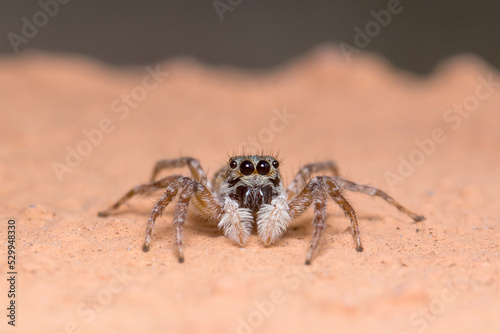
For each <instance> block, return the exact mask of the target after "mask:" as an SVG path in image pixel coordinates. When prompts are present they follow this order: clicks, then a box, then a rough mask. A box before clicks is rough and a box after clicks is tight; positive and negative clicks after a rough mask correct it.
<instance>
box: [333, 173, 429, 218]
mask: <svg viewBox="0 0 500 334" xmlns="http://www.w3.org/2000/svg"><path fill="white" fill-rule="evenodd" d="M331 179H332V180H334V182H335V183H336V184H337V185H338V186H339V187H340V188H342V189H346V190H351V191H357V192H361V193H364V194H368V195H370V196H378V197H381V198H383V199H384V200H385V201H387V202H388V203H390V204H392V205H393V206H395V207H396V208H397V209H398V210H399V211H401V212H402V213H404V214H406V215H408V216H409V217H410V218H411V219H413V221H414V222H420V221H422V220H425V217H424V216H422V215H418V214H416V213H414V212H412V211H410V210H408V209H407V208H405V207H404V206H402V205H401V204H399V203H398V202H397V201H396V200H395V199H394V198H392V197H391V196H389V195H387V194H386V193H385V192H383V191H382V190H379V189H377V188H374V187H370V186H365V185H362V184H357V183H354V182H352V181H349V180H346V179H344V178H341V177H338V176H334V177H332V178H331Z"/></svg>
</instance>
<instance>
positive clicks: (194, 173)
mask: <svg viewBox="0 0 500 334" xmlns="http://www.w3.org/2000/svg"><path fill="white" fill-rule="evenodd" d="M184 166H188V168H189V171H190V172H191V178H192V179H193V180H195V181H200V182H201V183H203V185H205V186H207V187H208V188H209V189H211V188H212V187H211V185H210V183H209V182H208V178H207V174H205V172H204V171H203V168H201V164H200V162H199V161H198V160H197V159H194V158H191V157H181V158H177V159H166V160H160V161H157V162H156V164H155V166H154V168H153V173H152V174H151V182H153V181H154V180H155V179H156V176H158V174H159V173H160V171H161V170H163V169H167V168H178V167H184Z"/></svg>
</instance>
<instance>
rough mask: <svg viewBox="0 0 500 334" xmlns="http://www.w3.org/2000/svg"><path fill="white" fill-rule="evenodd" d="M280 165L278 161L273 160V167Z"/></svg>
mask: <svg viewBox="0 0 500 334" xmlns="http://www.w3.org/2000/svg"><path fill="white" fill-rule="evenodd" d="M279 166H280V163H279V162H278V161H277V160H274V161H273V167H274V168H278V167H279Z"/></svg>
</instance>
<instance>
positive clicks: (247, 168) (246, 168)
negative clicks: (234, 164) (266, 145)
mask: <svg viewBox="0 0 500 334" xmlns="http://www.w3.org/2000/svg"><path fill="white" fill-rule="evenodd" d="M254 170H255V167H254V166H253V163H252V162H251V161H249V160H245V161H243V162H242V163H241V165H240V172H241V174H243V175H250V174H252V173H253V171H254Z"/></svg>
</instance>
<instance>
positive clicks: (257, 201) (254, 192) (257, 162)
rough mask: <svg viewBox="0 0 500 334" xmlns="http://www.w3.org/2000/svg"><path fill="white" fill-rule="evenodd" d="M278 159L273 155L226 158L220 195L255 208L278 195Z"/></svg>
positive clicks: (279, 183) (280, 187) (241, 205)
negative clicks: (226, 162)
mask: <svg viewBox="0 0 500 334" xmlns="http://www.w3.org/2000/svg"><path fill="white" fill-rule="evenodd" d="M279 165H280V164H279V162H278V160H277V159H276V158H275V157H273V156H267V155H243V156H235V157H232V158H231V159H229V162H228V164H227V169H226V174H225V175H224V180H223V182H222V185H221V194H222V195H223V196H225V195H227V196H229V197H230V198H232V199H234V200H237V201H238V202H239V203H240V207H243V208H249V209H252V210H253V211H257V210H258V208H259V207H260V206H261V205H262V204H270V203H271V201H272V200H273V198H275V197H276V196H278V195H279V194H281V193H282V192H283V191H284V190H283V186H282V183H281V176H280V172H279Z"/></svg>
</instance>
